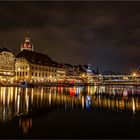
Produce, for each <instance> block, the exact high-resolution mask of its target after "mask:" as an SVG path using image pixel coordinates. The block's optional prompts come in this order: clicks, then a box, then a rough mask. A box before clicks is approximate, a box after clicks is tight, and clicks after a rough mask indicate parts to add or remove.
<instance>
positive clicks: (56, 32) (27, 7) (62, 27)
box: [0, 1, 140, 71]
mask: <svg viewBox="0 0 140 140" xmlns="http://www.w3.org/2000/svg"><path fill="white" fill-rule="evenodd" d="M27 30H28V31H29V33H30V36H31V38H32V42H33V44H34V47H35V50H36V51H40V52H45V53H47V54H48V55H49V56H50V57H51V58H53V59H55V60H58V61H62V62H67V63H72V64H84V63H91V64H93V65H94V66H95V68H96V67H97V66H98V67H99V69H100V70H102V71H104V70H109V69H111V70H116V71H126V70H127V68H129V64H133V63H135V64H136V65H139V58H140V57H139V56H140V47H139V46H140V39H139V38H140V2H138V1H137V2H130V1H129V2H128V1H127V2H94V1H93V2H92V1H91V2H72V1H71V2H64V1H61V2H56V1H55V2H39V1H38V2H37V1H36V2H35V1H34V2H0V42H6V43H7V46H8V47H9V49H11V50H13V51H14V53H16V54H17V53H18V52H19V51H20V44H21V42H23V39H24V36H25V34H26V31H27Z"/></svg>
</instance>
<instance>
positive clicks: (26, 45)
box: [21, 36, 33, 51]
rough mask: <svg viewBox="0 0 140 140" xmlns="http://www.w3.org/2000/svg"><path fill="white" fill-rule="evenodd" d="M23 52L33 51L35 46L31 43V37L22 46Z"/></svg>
mask: <svg viewBox="0 0 140 140" xmlns="http://www.w3.org/2000/svg"><path fill="white" fill-rule="evenodd" d="M22 50H29V51H33V44H32V43H31V42H30V37H28V36H26V37H25V40H24V42H23V43H22V44H21V51H22Z"/></svg>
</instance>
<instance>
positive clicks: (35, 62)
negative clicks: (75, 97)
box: [15, 49, 66, 83]
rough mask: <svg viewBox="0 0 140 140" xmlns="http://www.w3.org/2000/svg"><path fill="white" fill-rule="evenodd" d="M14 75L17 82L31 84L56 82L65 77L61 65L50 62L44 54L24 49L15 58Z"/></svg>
mask: <svg viewBox="0 0 140 140" xmlns="http://www.w3.org/2000/svg"><path fill="white" fill-rule="evenodd" d="M15 73H16V77H15V78H16V80H17V81H25V80H26V81H28V82H31V83H32V82H34V83H45V82H56V81H57V80H60V79H62V78H64V77H65V75H66V71H65V68H64V67H63V65H62V64H59V63H57V62H55V61H52V60H51V58H49V57H48V56H47V55H46V54H42V53H38V52H35V51H29V50H26V49H24V50H22V51H21V52H20V53H19V54H18V55H17V57H16V63H15Z"/></svg>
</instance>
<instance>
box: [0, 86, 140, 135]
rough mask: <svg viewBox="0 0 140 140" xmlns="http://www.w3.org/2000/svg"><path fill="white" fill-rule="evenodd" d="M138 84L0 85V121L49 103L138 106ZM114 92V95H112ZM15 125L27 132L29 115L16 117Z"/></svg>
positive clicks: (121, 108) (119, 108) (90, 106)
mask: <svg viewBox="0 0 140 140" xmlns="http://www.w3.org/2000/svg"><path fill="white" fill-rule="evenodd" d="M138 94H140V88H139V87H135V88H134V87H123V86H106V87H104V86H101V87H99V86H87V87H82V86H81V87H37V88H25V89H23V88H20V87H0V123H3V122H5V121H6V122H8V121H9V120H11V119H12V118H13V117H14V116H21V115H26V114H27V113H28V112H32V111H33V112H35V111H39V110H43V109H46V108H50V107H53V108H54V109H55V108H57V109H59V108H64V109H65V110H67V109H72V108H80V109H94V108H95V107H96V108H103V109H108V110H116V111H123V112H125V111H126V110H127V111H131V112H132V113H133V114H135V113H137V111H138V110H140V97H139V96H134V95H138ZM116 95H117V96H116ZM19 127H20V128H21V129H22V130H23V133H24V134H27V133H28V131H29V129H31V127H32V118H31V117H26V118H22V117H20V118H19Z"/></svg>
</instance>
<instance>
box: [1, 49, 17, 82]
mask: <svg viewBox="0 0 140 140" xmlns="http://www.w3.org/2000/svg"><path fill="white" fill-rule="evenodd" d="M14 75H15V56H14V54H13V53H12V52H11V51H9V50H8V49H7V48H0V79H1V81H7V80H8V79H9V78H13V77H14Z"/></svg>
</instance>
